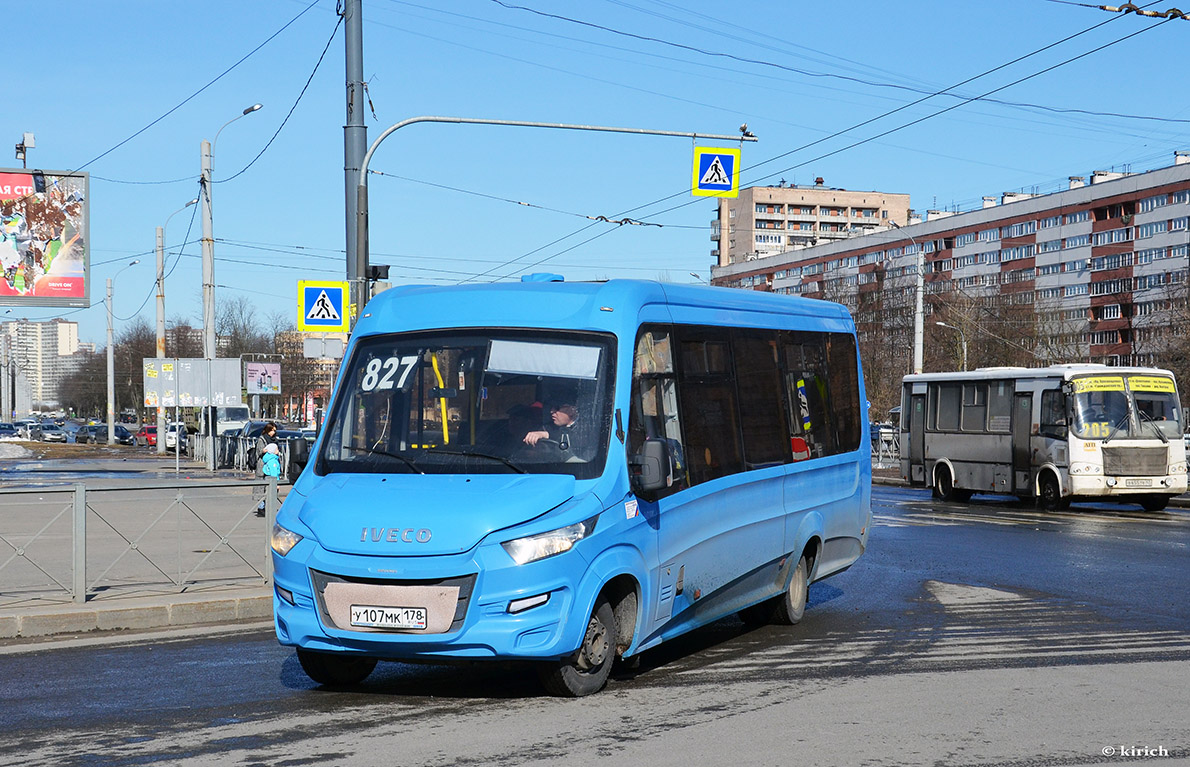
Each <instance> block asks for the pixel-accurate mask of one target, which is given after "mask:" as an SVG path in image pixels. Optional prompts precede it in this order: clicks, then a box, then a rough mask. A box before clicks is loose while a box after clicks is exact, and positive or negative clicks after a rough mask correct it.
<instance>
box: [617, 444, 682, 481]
mask: <svg viewBox="0 0 1190 767" xmlns="http://www.w3.org/2000/svg"><path fill="white" fill-rule="evenodd" d="M628 478H629V481H630V482H631V484H632V489H633V491H634V492H636V493H637V494H638V495H639V494H643V493H651V492H653V491H656V490H661V489H663V488H666V487H669V486H670V485H672V484H673V456H672V455H671V454H670V452H669V444H668V443H667V442H666V441H665V440H660V439H646V440H645V444H644V445H643V446H642V447H641V452H639V453H637V454H636V455H630V456H628Z"/></svg>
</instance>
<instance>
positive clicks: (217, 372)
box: [141, 357, 244, 407]
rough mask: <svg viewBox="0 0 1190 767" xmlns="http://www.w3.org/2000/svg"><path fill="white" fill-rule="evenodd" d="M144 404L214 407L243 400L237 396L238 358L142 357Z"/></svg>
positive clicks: (154, 405) (148, 405) (146, 405)
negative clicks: (212, 403) (211, 405)
mask: <svg viewBox="0 0 1190 767" xmlns="http://www.w3.org/2000/svg"><path fill="white" fill-rule="evenodd" d="M141 362H142V365H143V367H142V372H143V376H144V377H143V381H144V385H145V407H159V406H160V407H200V406H203V405H209V404H211V400H214V404H215V406H216V407H224V406H230V405H242V404H244V403H243V401H242V398H241V397H240V361H239V359H237V358H234V357H233V358H231V359H214V360H207V359H202V358H195V359H168V358H166V359H159V358H157V357H145V358H144V359H143V360H142V361H141Z"/></svg>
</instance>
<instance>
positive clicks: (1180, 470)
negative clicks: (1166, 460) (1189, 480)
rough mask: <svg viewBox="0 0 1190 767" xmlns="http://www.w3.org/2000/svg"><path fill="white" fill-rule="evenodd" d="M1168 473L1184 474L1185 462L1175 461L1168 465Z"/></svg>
mask: <svg viewBox="0 0 1190 767" xmlns="http://www.w3.org/2000/svg"><path fill="white" fill-rule="evenodd" d="M1169 473H1170V474H1185V473H1186V464H1184V463H1175V464H1174V465H1173V466H1170V467H1169Z"/></svg>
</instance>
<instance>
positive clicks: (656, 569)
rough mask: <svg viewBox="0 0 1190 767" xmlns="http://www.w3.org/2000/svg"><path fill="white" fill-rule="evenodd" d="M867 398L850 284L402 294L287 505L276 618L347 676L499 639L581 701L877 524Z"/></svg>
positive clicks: (748, 609) (795, 611)
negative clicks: (644, 657)
mask: <svg viewBox="0 0 1190 767" xmlns="http://www.w3.org/2000/svg"><path fill="white" fill-rule="evenodd" d="M866 402H867V400H866V397H865V394H864V382H863V375H862V372H861V367H860V363H859V355H858V351H857V346H856V337H855V328H854V324H853V322H852V320H851V317H850V315H849V314H848V312H847V310H846V308H844V307H843V306H840V305H838V304H834V303H829V302H825V301H816V300H810V299H802V298H798V297H791V296H783V295H773V294H765V293H759V292H753V291H741V290H732V289H726V288H712V287H705V286H679V285H671V284H663V283H658V282H649V281H631V280H612V281H609V282H603V283H567V282H564V281H562V279H561V278H560V277H558V276H557V275H532V276H530V277H528V278H525V279H523V281H522V282H520V283H508V284H492V285H476V286H452V287H427V286H407V287H400V288H394V289H391V290H388V291H385V292H384V293H381V294H380V295H378V296H377V297H376V298H374V299H373V300H372V301H371V302H370V303H369V304H368V305H367V307H366V309H365V310H364V313H363V314H362V316H360V318H359V320H358V322H357V324H356V326H355V328H354V330H353V332H352V337H351V343H350V345H349V348H348V349H347V353H346V356H345V357H344V363H343V365H342V367H341V369H340V372H339V377H338V381H337V383H336V386H335V390H334V394H333V396H332V401H331V404H330V407H329V409H328V415H327V420H326V422H325V424H324V427H323V429H322V432H321V434H320V435H319V437H318V440H317V441H316V442H315V444H314V446H313V447H312V448H311V452H310V455H309V458H308V462H307V464H306V466H305V468H304V470H303V471H302V472H301V475H300V477H299V478H298V479H297V481H296V482H295V483H294V485H293V487H292V489H291V491H290V493H289V495H288V497H287V498H286V499H285V502H284V504H283V505H282V507H281V509H280V511H279V512H278V514H277V520H276V525H275V526H274V528H273V533H272V542H271V545H272V551H273V554H272V556H273V566H274V584H275V594H274V606H275V623H276V632H277V637H278V639H279V640H280V642H281V643H282V644H284V645H288V646H293V647H295V648H296V649H297V656H298V659H299V661H300V663H301V666H302V668H303V669H304V670H305V672H306V673H307V674H308V675H309V676H310V677H311V678H312V679H313V680H314V681H316V682H319V683H321V684H325V685H350V684H354V683H357V682H360V681H362V680H363V679H364V678H365V677H367V676H368V674H370V673H371V672H372V670H373V668H374V667H375V665H376V663H377V661H378V660H408V661H420V662H434V661H453V660H459V659H464V660H481V659H496V660H516V661H535V662H536V666H537V668H538V669H539V671H540V675H541V678H542V681H543V683H544V685H545V687H546V689H547V690H548V691H549V692H550V693H552V694H555V695H560V696H580V695H586V694H589V693H593V692H596V691H598V690H599V689H601V688H602V687H603V686H604V684H605V682H606V680H607V678H608V674H609V672H610V671H611V669H612V666H613V664H615V663H622V662H625V661H627V662H628V663H631V662H632V659H633V658H634V657H635V656H637V655H638V654H639V653H641V652H642V651H644V650H646V649H648V648H651V647H654V646H656V645H658V644H659V643H661V642H664V641H665V640H667V639H670V638H672V637H675V636H678V635H679V634H682V633H684V632H687V631H690V630H691V629H694V628H696V627H699V626H703V625H705V624H707V623H709V622H712V621H715V620H718V619H720V618H723V617H725V616H728V615H731V614H733V613H738V614H739V616H740V617H741V618H742V619H743V620H745V621H746V622H749V623H764V622H774V623H780V624H794V623H797V622H798V621H799V620H800V619H801V617H802V613H803V611H804V609H805V605H806V594H807V589H808V587H809V584H810V583H811V582H813V581H816V580H820V579H822V578H825V577H827V576H829V575H832V574H835V573H838V572H841V571H843V570H845V569H846V568H847V567H849V566H850V565H851V564H853V563H854V562H855V561H856V560H857V559H858V558H859V556H860V555H861V554H862V553H863V551H864V548H865V546H866V544H867V535H868V527H869V525H870V523H871V471H872V469H871V456H870V454H871V450H870V447H869V445H868V440H867V438H866V435H865V432H864V429H865V428H866V423H867V414H866Z"/></svg>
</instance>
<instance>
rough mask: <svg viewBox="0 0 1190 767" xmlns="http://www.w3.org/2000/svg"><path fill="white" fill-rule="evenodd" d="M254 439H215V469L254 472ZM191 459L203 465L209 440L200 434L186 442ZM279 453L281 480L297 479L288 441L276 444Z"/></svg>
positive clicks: (296, 469)
mask: <svg viewBox="0 0 1190 767" xmlns="http://www.w3.org/2000/svg"><path fill="white" fill-rule="evenodd" d="M256 439H257V438H256V437H224V436H219V437H216V438H215V468H216V469H235V470H237V471H250V472H255V471H256V457H257V456H256ZM186 444H187V447H188V448H189V450H190V454H191V457H192V458H193V459H194V460H196V461H199V462H202V463H205V462H206V460H207V451H208V450H209V449H210V444H211V440H210V438H209V437H206V436H204V435H201V434H192V435H190V439H189V440H188V441H187V443H186ZM277 448H278V449H279V450H280V452H281V480H282V481H286V480H288V479H289V476H290V474H293V475H294V478H295V479H296V478H297V474H298V473H300V469H298V468H297V467H294V466H291V465H290V460H289V457H290V451H289V441H288V440H282V441H280V442H278V443H277Z"/></svg>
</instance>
